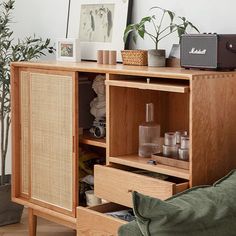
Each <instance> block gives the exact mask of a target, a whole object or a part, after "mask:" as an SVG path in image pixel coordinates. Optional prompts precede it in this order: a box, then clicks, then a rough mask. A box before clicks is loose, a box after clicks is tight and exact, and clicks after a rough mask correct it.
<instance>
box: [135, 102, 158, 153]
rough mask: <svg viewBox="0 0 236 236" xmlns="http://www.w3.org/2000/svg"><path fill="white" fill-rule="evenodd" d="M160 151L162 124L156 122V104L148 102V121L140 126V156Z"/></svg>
mask: <svg viewBox="0 0 236 236" xmlns="http://www.w3.org/2000/svg"><path fill="white" fill-rule="evenodd" d="M155 153H160V125H159V124H157V123H155V122H154V105H153V103H148V104H146V122H145V123H143V124H141V125H140V126H139V156H140V157H151V155H152V154H155Z"/></svg>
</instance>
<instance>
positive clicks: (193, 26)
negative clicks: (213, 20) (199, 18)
mask: <svg viewBox="0 0 236 236" xmlns="http://www.w3.org/2000/svg"><path fill="white" fill-rule="evenodd" d="M188 24H189V25H190V26H191V27H192V28H193V29H195V30H196V31H197V32H198V33H200V31H199V29H198V28H197V27H196V26H195V25H193V23H191V22H188Z"/></svg>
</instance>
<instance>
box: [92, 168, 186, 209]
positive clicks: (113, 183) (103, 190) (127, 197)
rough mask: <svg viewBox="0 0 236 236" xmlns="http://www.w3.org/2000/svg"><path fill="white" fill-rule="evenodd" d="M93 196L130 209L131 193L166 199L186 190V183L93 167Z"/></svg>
mask: <svg viewBox="0 0 236 236" xmlns="http://www.w3.org/2000/svg"><path fill="white" fill-rule="evenodd" d="M94 180H95V183H94V186H95V194H96V195H97V196H98V197H100V198H104V199H106V200H108V201H111V202H115V203H118V204H121V205H124V206H128V207H132V206H133V204H132V194H131V193H132V191H137V192H139V193H142V194H145V195H148V196H151V197H156V198H159V199H162V200H164V199H167V198H169V197H171V196H173V195H174V194H175V193H177V192H181V191H183V190H185V189H187V188H188V183H181V184H179V185H177V184H175V183H172V182H168V181H164V180H159V179H155V178H151V177H147V176H143V175H139V174H135V173H132V172H129V171H124V170H120V169H116V168H113V167H109V166H100V165H97V166H95V178H94Z"/></svg>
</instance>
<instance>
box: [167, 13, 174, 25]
mask: <svg viewBox="0 0 236 236" xmlns="http://www.w3.org/2000/svg"><path fill="white" fill-rule="evenodd" d="M166 12H167V13H168V15H169V16H170V21H171V23H172V22H173V20H174V17H175V13H174V12H172V11H169V10H166Z"/></svg>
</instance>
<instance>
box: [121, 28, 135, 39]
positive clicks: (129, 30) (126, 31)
mask: <svg viewBox="0 0 236 236" xmlns="http://www.w3.org/2000/svg"><path fill="white" fill-rule="evenodd" d="M133 31H135V24H130V25H128V26H127V27H126V29H125V32H124V36H123V41H124V43H126V42H127V39H128V37H129V34H130V33H131V32H133Z"/></svg>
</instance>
